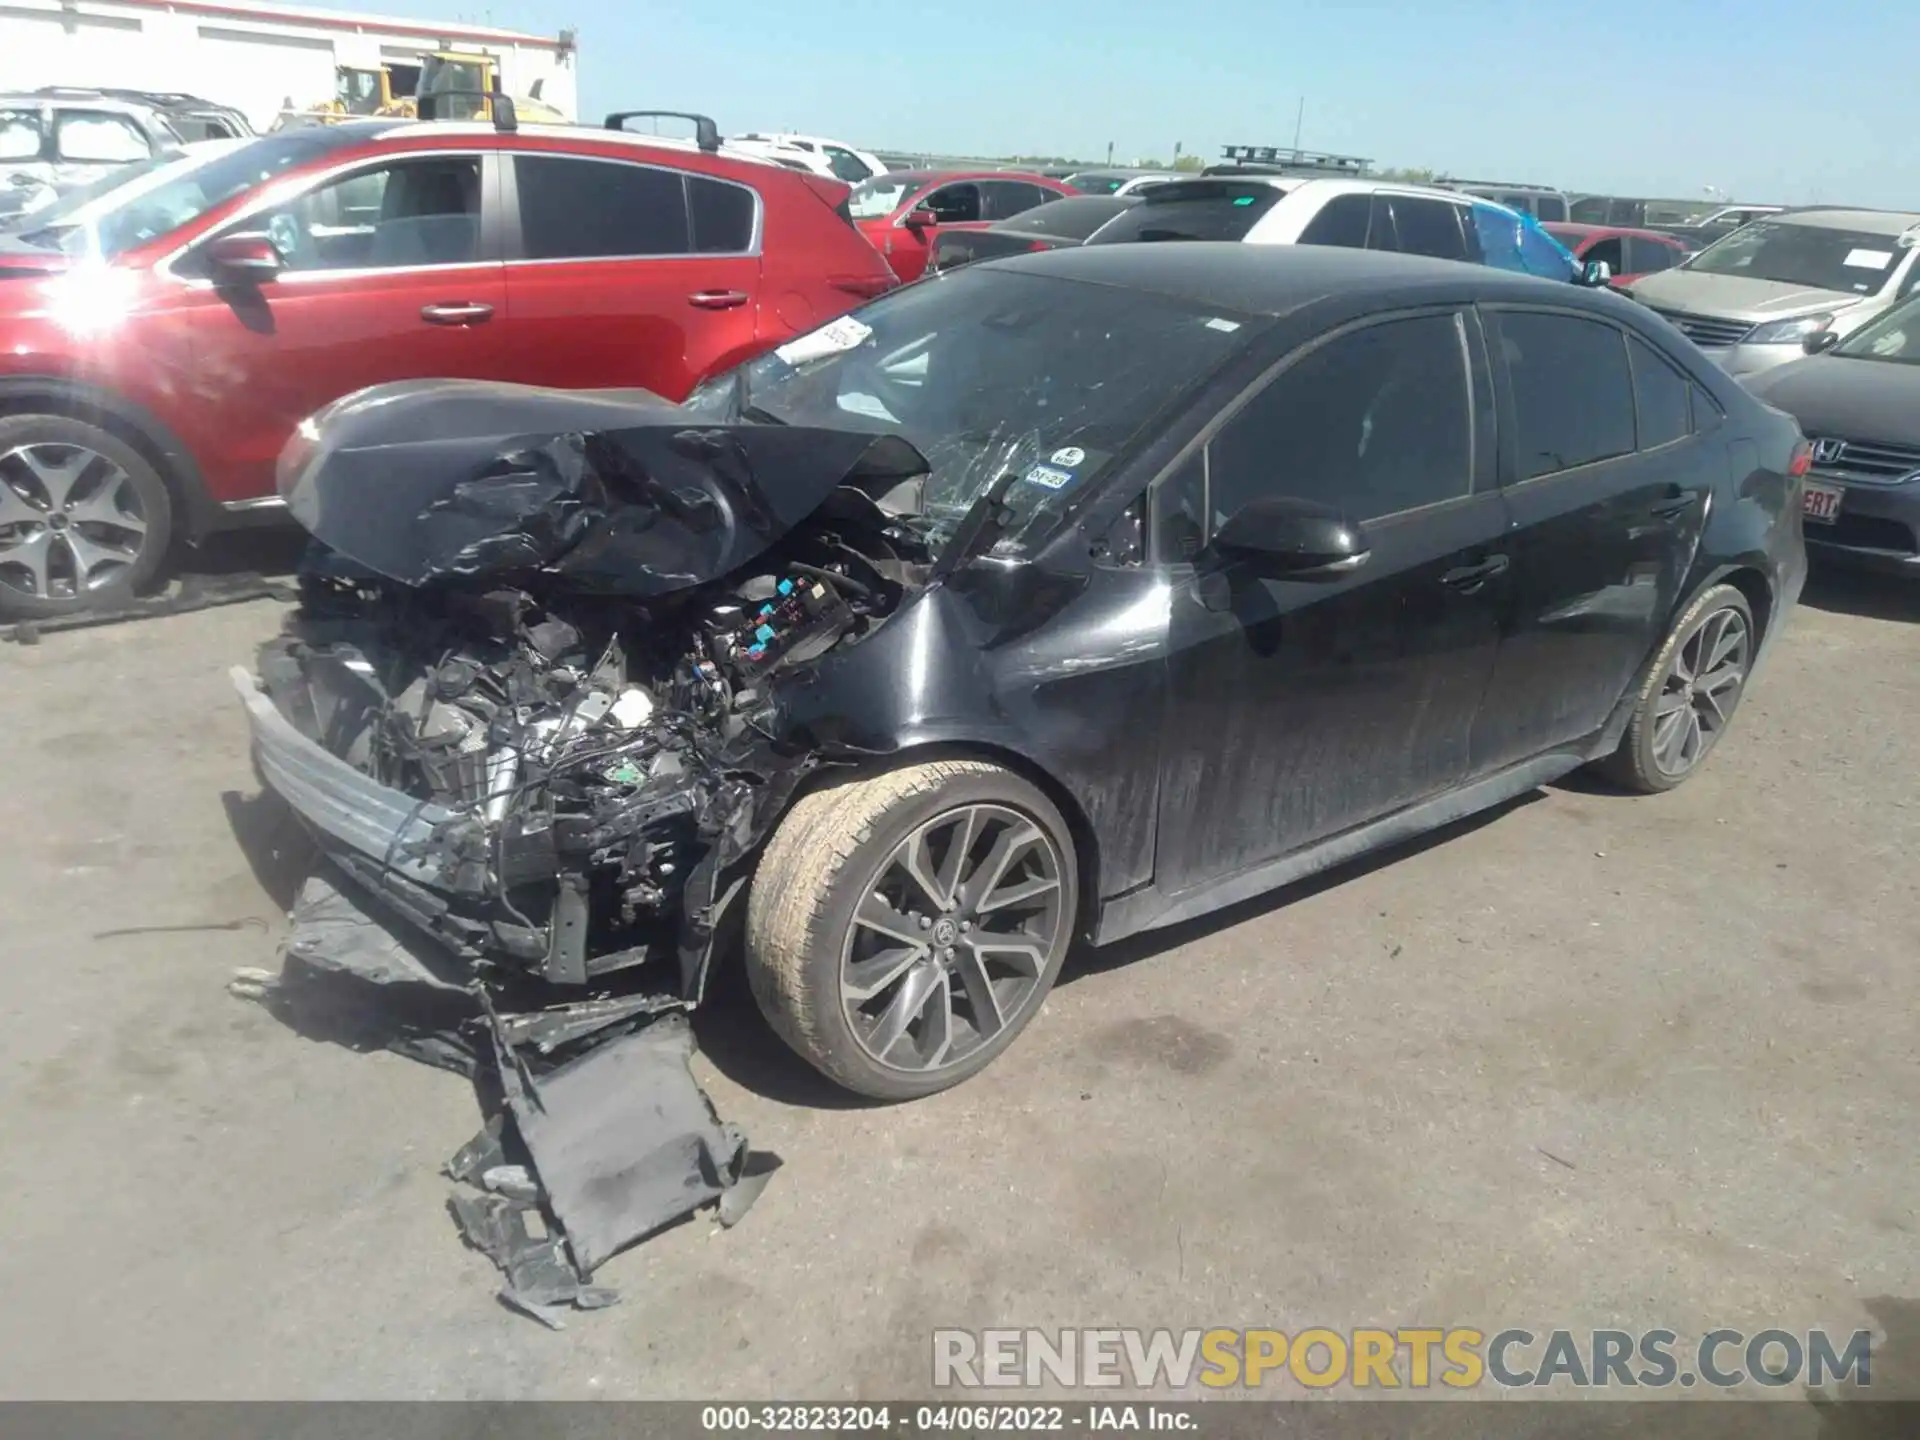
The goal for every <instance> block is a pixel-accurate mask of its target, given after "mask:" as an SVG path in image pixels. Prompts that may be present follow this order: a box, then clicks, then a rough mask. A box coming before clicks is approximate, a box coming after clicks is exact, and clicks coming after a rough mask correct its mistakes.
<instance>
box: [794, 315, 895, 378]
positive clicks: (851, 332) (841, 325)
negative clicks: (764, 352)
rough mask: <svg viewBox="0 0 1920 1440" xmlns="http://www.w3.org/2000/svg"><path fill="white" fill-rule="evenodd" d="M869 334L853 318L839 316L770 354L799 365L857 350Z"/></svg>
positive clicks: (865, 325)
mask: <svg viewBox="0 0 1920 1440" xmlns="http://www.w3.org/2000/svg"><path fill="white" fill-rule="evenodd" d="M871 334H873V327H872V326H871V325H867V324H864V323H862V322H861V321H859V320H856V319H854V318H853V317H852V316H851V315H842V316H841V317H840V318H839V319H838V320H832V321H829V322H828V323H827V324H825V325H822V326H821V327H820V328H819V329H818V330H813V331H809V332H808V333H807V334H805V335H802V336H801V337H800V338H799V339H798V340H789V341H788V342H787V343H786V344H784V345H782V346H780V348H779V349H777V350H775V351H774V352H773V353H774V354H775V355H778V356H779V357H780V359H781V360H783V361H785V362H786V363H787V364H788V365H792V366H796V367H797V366H801V365H804V364H806V363H807V362H808V361H809V360H823V359H825V358H826V357H827V356H829V355H839V354H843V353H844V352H846V351H848V350H857V349H858V348H859V347H860V346H861V345H862V344H864V343H865V342H866V339H867V337H868V336H870V335H871Z"/></svg>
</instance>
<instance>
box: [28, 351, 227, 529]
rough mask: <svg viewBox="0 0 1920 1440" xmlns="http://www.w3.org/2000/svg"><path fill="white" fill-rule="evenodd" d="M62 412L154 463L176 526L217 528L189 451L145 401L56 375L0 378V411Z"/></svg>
mask: <svg viewBox="0 0 1920 1440" xmlns="http://www.w3.org/2000/svg"><path fill="white" fill-rule="evenodd" d="M15 415H60V416H64V417H65V418H67V419H69V420H80V421H84V422H85V423H87V424H89V425H98V426H99V427H100V428H101V429H102V430H105V431H107V432H108V433H109V434H111V435H113V436H114V437H115V438H116V439H118V440H121V441H124V442H125V443H126V444H128V445H131V446H132V447H133V448H134V449H135V450H136V451H138V452H139V453H140V455H141V456H142V457H143V458H144V459H145V460H146V461H147V463H148V464H150V465H152V466H153V468H154V472H155V473H156V474H158V475H159V477H160V482H161V483H162V484H163V485H165V486H166V487H167V493H168V494H169V495H170V496H171V497H172V498H173V501H174V508H175V512H176V517H177V532H176V533H178V534H179V535H180V536H181V538H184V539H188V540H197V539H199V538H200V537H201V536H202V535H205V534H206V533H207V532H208V531H209V530H213V529H216V528H218V523H219V519H220V510H219V507H218V506H217V505H215V504H214V503H213V500H212V498H211V497H210V496H209V494H208V492H207V486H206V478H205V476H203V475H202V474H201V473H200V466H199V464H198V463H197V462H196V461H195V460H194V458H193V455H192V452H190V451H189V450H188V449H187V447H186V446H185V445H184V444H183V443H181V441H180V438H179V437H178V436H177V435H175V434H174V433H173V431H172V430H170V429H169V428H168V427H167V426H166V425H165V424H164V423H162V421H161V420H160V418H159V417H158V416H156V415H155V414H154V413H153V412H152V411H150V410H148V409H147V408H146V407H145V406H143V405H140V404H138V403H137V402H135V401H132V400H128V399H126V398H125V397H123V396H120V395H116V394H114V393H113V392H112V391H109V390H104V389H102V388H100V387H99V386H96V385H90V384H88V383H87V382H85V381H83V380H72V379H68V378H66V377H64V376H58V375H9V376H6V377H3V378H0V417H11V416H15Z"/></svg>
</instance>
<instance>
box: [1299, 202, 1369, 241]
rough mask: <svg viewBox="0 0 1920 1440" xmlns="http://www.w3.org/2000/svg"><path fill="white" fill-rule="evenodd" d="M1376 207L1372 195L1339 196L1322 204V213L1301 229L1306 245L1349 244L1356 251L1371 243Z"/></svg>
mask: <svg viewBox="0 0 1920 1440" xmlns="http://www.w3.org/2000/svg"><path fill="white" fill-rule="evenodd" d="M1372 209H1373V197H1372V196H1370V195H1336V196H1334V197H1333V199H1331V200H1329V201H1328V202H1327V203H1326V204H1325V205H1322V206H1321V207H1320V213H1319V214H1318V215H1316V216H1314V217H1313V219H1311V220H1310V221H1308V222H1307V228H1306V229H1304V230H1302V231H1301V232H1300V243H1301V244H1302V245H1345V246H1348V247H1349V248H1351V249H1354V250H1364V249H1366V246H1367V216H1368V215H1369V214H1370V213H1371V212H1372Z"/></svg>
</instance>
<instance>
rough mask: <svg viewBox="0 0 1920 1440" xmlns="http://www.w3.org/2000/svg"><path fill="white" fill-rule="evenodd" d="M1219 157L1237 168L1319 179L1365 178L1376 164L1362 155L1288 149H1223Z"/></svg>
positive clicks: (1267, 146) (1257, 147) (1240, 146)
mask: <svg viewBox="0 0 1920 1440" xmlns="http://www.w3.org/2000/svg"><path fill="white" fill-rule="evenodd" d="M1220 153H1221V155H1222V156H1223V157H1225V158H1226V159H1227V160H1230V161H1232V162H1233V163H1234V164H1235V165H1271V166H1276V167H1279V168H1280V169H1284V170H1301V171H1312V172H1313V173H1315V174H1319V175H1365V174H1367V173H1368V172H1369V171H1370V170H1372V168H1373V161H1372V160H1370V159H1368V158H1367V157H1365V156H1362V155H1332V154H1328V153H1327V152H1325V151H1322V150H1298V149H1294V148H1292V147H1289V146H1285V145H1223V146H1221V147H1220Z"/></svg>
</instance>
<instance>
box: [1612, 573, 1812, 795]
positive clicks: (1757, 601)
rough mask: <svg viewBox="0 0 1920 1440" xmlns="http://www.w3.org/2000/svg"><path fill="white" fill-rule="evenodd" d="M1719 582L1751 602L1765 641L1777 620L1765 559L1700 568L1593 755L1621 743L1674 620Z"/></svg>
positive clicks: (1760, 637) (1637, 671)
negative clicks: (1642, 688) (1648, 674)
mask: <svg viewBox="0 0 1920 1440" xmlns="http://www.w3.org/2000/svg"><path fill="white" fill-rule="evenodd" d="M1715 585H1731V586H1733V587H1734V588H1735V589H1736V590H1738V591H1739V592H1740V593H1741V595H1742V596H1744V597H1745V599H1746V602H1747V606H1748V608H1749V609H1751V610H1752V611H1753V628H1754V640H1755V644H1756V648H1757V647H1758V645H1759V644H1761V643H1764V642H1765V640H1766V638H1767V635H1768V632H1769V629H1770V627H1771V625H1772V623H1773V614H1774V596H1773V581H1772V579H1771V578H1770V577H1769V576H1768V574H1767V571H1766V568H1765V566H1764V564H1763V562H1762V561H1760V560H1759V559H1757V558H1753V557H1744V558H1742V559H1739V560H1731V561H1727V562H1724V563H1722V564H1719V565H1714V566H1710V567H1707V568H1705V569H1703V570H1701V571H1698V572H1696V574H1695V575H1694V577H1693V579H1692V581H1691V583H1689V584H1688V586H1687V587H1686V589H1685V590H1684V591H1682V592H1681V596H1680V601H1679V603H1678V604H1677V605H1675V606H1674V607H1673V611H1672V613H1671V614H1669V615H1668V616H1667V618H1666V621H1665V623H1664V624H1663V625H1662V627H1661V630H1660V634H1659V635H1658V636H1656V637H1655V639H1654V642H1653V647H1652V648H1651V649H1650V650H1648V651H1647V655H1646V658H1645V659H1644V660H1642V661H1641V662H1640V665H1639V667H1638V668H1637V669H1635V670H1634V672H1633V679H1632V680H1631V681H1630V682H1629V683H1628V685H1627V688H1626V689H1625V690H1624V691H1623V692H1622V693H1621V696H1620V698H1619V700H1618V701H1616V702H1615V704H1614V708H1613V713H1612V714H1611V715H1610V716H1608V717H1607V723H1606V725H1605V726H1604V727H1603V728H1602V729H1601V731H1600V738H1599V740H1598V742H1597V743H1596V744H1595V746H1594V748H1593V755H1592V757H1591V758H1594V759H1598V758H1599V757H1601V756H1603V755H1610V754H1612V753H1613V751H1614V749H1615V748H1616V747H1618V745H1619V744H1620V738H1621V736H1623V735H1625V734H1626V730H1627V722H1628V720H1629V719H1631V717H1632V715H1633V707H1634V705H1635V704H1636V703H1637V702H1638V700H1639V696H1640V688H1641V686H1643V685H1644V684H1645V683H1646V680H1647V668H1648V667H1649V666H1650V665H1652V664H1653V662H1654V661H1655V660H1657V659H1658V658H1659V656H1660V649H1661V647H1662V646H1664V645H1665V644H1666V643H1667V635H1668V633H1669V630H1670V628H1671V627H1672V626H1673V624H1674V623H1675V622H1676V621H1677V620H1678V619H1679V618H1680V617H1681V616H1682V615H1684V614H1686V613H1687V609H1688V607H1689V606H1691V605H1692V604H1693V602H1694V601H1696V600H1698V599H1699V598H1700V597H1701V596H1702V595H1704V594H1706V593H1707V591H1709V590H1711V589H1712V588H1713V587H1714V586H1715Z"/></svg>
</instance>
